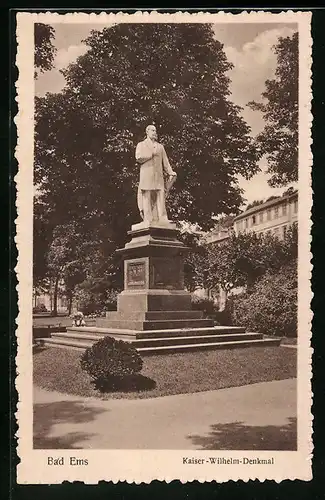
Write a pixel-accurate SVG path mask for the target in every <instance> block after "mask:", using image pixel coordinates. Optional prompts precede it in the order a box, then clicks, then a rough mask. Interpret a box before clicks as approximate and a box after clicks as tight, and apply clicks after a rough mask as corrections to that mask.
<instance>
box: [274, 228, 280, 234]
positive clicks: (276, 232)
mask: <svg viewBox="0 0 325 500" xmlns="http://www.w3.org/2000/svg"><path fill="white" fill-rule="evenodd" d="M274 236H279V228H278V227H276V228H275V229H274Z"/></svg>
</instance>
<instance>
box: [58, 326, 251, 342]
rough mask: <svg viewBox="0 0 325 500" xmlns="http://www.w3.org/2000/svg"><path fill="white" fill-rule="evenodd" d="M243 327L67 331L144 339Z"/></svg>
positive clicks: (85, 328)
mask: <svg viewBox="0 0 325 500" xmlns="http://www.w3.org/2000/svg"><path fill="white" fill-rule="evenodd" d="M245 331H246V330H245V328H244V327H241V326H210V327H204V328H185V329H184V328H174V329H172V330H171V329H163V330H146V331H139V330H130V329H123V330H121V329H119V328H100V327H97V326H96V327H88V326H83V327H76V326H75V327H68V328H67V332H68V333H74V332H78V333H80V334H81V335H100V336H101V335H111V336H112V337H115V338H120V339H125V340H129V339H146V338H153V337H157V338H158V337H178V336H182V337H186V336H193V335H222V334H226V333H228V334H229V333H237V334H240V333H242V334H243V333H245Z"/></svg>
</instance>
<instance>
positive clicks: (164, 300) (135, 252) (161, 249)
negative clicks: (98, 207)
mask: <svg viewBox="0 0 325 500" xmlns="http://www.w3.org/2000/svg"><path fill="white" fill-rule="evenodd" d="M128 234H129V235H130V236H131V241H130V242H129V243H127V244H126V245H125V247H124V248H122V249H120V250H118V251H117V252H118V253H119V254H120V255H121V257H122V258H123V261H124V290H123V292H122V293H120V294H119V296H118V299H117V311H116V312H109V313H107V316H106V318H104V319H98V320H97V321H96V325H97V326H99V327H104V328H123V329H129V330H140V331H141V330H153V329H173V328H195V327H198V326H209V325H210V324H211V325H212V324H213V322H211V321H210V320H203V319H201V318H202V314H201V312H200V311H192V310H191V294H190V293H189V292H187V291H185V290H184V256H185V255H186V252H187V251H188V248H187V247H186V246H185V245H184V244H183V243H182V242H180V241H179V240H178V239H177V229H176V226H175V224H172V223H170V222H168V221H167V222H166V223H164V224H157V223H155V224H146V223H140V224H135V225H133V226H132V228H131V231H129V233H128Z"/></svg>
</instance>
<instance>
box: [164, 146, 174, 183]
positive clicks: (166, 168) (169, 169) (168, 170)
mask: <svg viewBox="0 0 325 500" xmlns="http://www.w3.org/2000/svg"><path fill="white" fill-rule="evenodd" d="M162 148H163V149H162V155H163V156H162V160H163V167H164V171H165V173H166V174H167V175H173V176H174V175H177V174H176V172H174V170H173V169H172V167H171V166H170V163H169V160H168V156H167V153H166V151H165V148H164V146H163V147H162Z"/></svg>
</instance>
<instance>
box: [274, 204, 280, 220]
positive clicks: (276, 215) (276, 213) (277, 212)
mask: <svg viewBox="0 0 325 500" xmlns="http://www.w3.org/2000/svg"><path fill="white" fill-rule="evenodd" d="M278 217H279V207H275V208H274V218H275V219H277V218H278Z"/></svg>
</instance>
